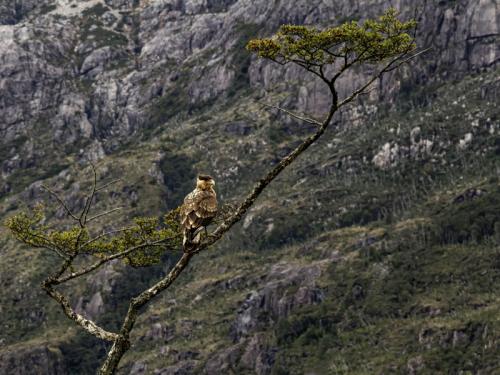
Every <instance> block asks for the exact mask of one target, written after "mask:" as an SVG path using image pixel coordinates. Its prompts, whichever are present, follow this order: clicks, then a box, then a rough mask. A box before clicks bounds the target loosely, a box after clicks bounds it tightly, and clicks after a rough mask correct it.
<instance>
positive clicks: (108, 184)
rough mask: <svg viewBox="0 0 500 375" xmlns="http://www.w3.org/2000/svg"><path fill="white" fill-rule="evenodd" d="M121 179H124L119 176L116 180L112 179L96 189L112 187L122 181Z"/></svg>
mask: <svg viewBox="0 0 500 375" xmlns="http://www.w3.org/2000/svg"><path fill="white" fill-rule="evenodd" d="M121 181H123V179H122V178H117V179H116V180H113V181H110V182H108V183H107V184H104V185H103V186H100V187H98V188H97V189H96V190H95V191H96V192H98V191H101V190H104V189H106V188H108V187H110V186H111V185H114V184H116V183H118V182H121Z"/></svg>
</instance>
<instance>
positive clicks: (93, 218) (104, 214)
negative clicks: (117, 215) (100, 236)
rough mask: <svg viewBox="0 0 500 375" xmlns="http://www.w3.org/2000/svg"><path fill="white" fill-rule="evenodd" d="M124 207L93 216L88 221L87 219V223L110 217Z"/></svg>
mask: <svg viewBox="0 0 500 375" xmlns="http://www.w3.org/2000/svg"><path fill="white" fill-rule="evenodd" d="M122 209H123V207H116V208H113V209H112V210H109V211H106V212H103V213H100V214H98V215H95V216H92V217H91V218H89V219H88V220H87V219H86V222H87V223H90V222H91V221H92V220H95V219H98V218H100V217H102V216H106V215H109V214H112V213H113V212H115V211H119V210H122Z"/></svg>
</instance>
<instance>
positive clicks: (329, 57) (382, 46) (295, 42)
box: [247, 8, 416, 68]
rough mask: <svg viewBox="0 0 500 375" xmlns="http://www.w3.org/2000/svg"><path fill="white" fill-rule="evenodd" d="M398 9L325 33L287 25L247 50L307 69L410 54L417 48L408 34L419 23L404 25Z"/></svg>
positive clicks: (412, 22)
mask: <svg viewBox="0 0 500 375" xmlns="http://www.w3.org/2000/svg"><path fill="white" fill-rule="evenodd" d="M397 16H398V14H397V11H396V10H395V9H394V8H390V9H388V10H387V11H386V12H385V13H384V14H383V15H382V16H380V17H379V18H378V19H376V20H371V19H369V20H366V21H364V23H362V24H360V23H359V22H358V21H351V22H346V23H344V24H342V25H340V26H336V27H329V28H326V29H323V30H320V29H317V28H315V27H309V26H296V25H283V26H281V28H280V29H279V31H278V32H277V33H276V34H275V35H274V36H272V37H270V38H263V39H253V40H251V41H250V42H249V43H248V44H247V49H248V50H249V51H251V52H254V53H256V54H257V55H258V56H259V57H262V58H266V59H269V60H272V61H275V62H277V63H280V64H283V65H284V64H287V63H290V62H292V63H296V64H298V65H301V66H303V67H306V68H311V67H323V66H324V65H329V64H334V63H335V62H336V61H337V60H340V61H341V63H342V64H344V66H346V65H348V66H352V65H354V64H358V63H373V62H378V61H381V60H384V59H386V58H391V57H395V56H398V55H400V54H404V53H408V52H410V51H412V50H414V49H415V48H416V45H415V43H414V40H413V37H412V36H411V35H410V34H408V32H409V31H410V30H412V29H414V28H415V27H416V21H413V20H411V21H407V22H402V21H400V20H399V19H398V18H397Z"/></svg>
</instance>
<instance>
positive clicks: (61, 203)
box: [42, 185, 79, 221]
mask: <svg viewBox="0 0 500 375" xmlns="http://www.w3.org/2000/svg"><path fill="white" fill-rule="evenodd" d="M42 188H43V189H44V190H46V191H47V192H48V193H49V194H51V195H53V196H54V197H55V198H56V199H57V201H58V202H59V204H60V205H61V206H62V207H63V208H64V210H65V211H66V213H67V214H68V215H69V216H70V217H72V218H73V219H74V220H76V221H78V220H79V219H78V218H77V217H76V216H75V215H73V213H72V212H71V210H70V209H69V208H68V206H67V205H66V203H65V202H64V200H63V199H62V198H61V197H60V196H59V194H57V193H56V192H55V191H53V190H51V189H50V188H49V187H48V186H46V185H42Z"/></svg>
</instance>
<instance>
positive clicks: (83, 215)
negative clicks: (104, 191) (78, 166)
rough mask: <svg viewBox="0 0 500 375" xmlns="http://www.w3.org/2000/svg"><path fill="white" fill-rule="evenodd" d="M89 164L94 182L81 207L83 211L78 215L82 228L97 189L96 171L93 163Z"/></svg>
mask: <svg viewBox="0 0 500 375" xmlns="http://www.w3.org/2000/svg"><path fill="white" fill-rule="evenodd" d="M90 166H91V167H92V172H93V173H94V182H93V184H92V191H91V193H90V194H89V195H88V196H87V200H86V201H85V207H84V208H83V211H82V213H81V215H80V219H79V220H78V222H79V223H80V226H81V227H82V228H83V227H84V226H85V224H86V223H87V215H88V214H89V210H90V206H91V205H92V200H93V199H94V195H95V193H96V189H97V171H96V170H95V166H94V164H92V163H90Z"/></svg>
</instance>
